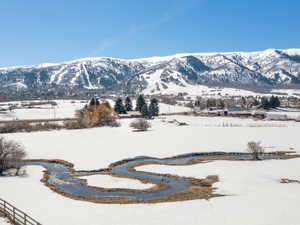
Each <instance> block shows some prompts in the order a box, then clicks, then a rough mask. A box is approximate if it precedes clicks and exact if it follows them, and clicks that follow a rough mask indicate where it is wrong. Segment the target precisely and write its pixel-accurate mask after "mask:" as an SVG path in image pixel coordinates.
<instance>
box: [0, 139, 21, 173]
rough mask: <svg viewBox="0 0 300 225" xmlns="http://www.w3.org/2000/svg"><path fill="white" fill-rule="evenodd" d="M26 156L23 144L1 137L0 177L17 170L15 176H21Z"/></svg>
mask: <svg viewBox="0 0 300 225" xmlns="http://www.w3.org/2000/svg"><path fill="white" fill-rule="evenodd" d="M25 156H26V152H25V150H24V147H23V146H22V145H21V144H19V143H18V142H15V141H9V140H6V139H5V138H3V137H0V176H1V175H3V172H4V171H6V170H8V169H16V173H15V174H16V175H19V171H20V168H21V166H22V165H23V164H22V160H23V159H24V158H25Z"/></svg>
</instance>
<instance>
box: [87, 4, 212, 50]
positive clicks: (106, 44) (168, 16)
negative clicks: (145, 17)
mask: <svg viewBox="0 0 300 225" xmlns="http://www.w3.org/2000/svg"><path fill="white" fill-rule="evenodd" d="M206 1H207V0H192V1H185V2H184V6H182V3H181V4H180V5H178V6H177V7H176V8H175V9H172V10H170V11H167V12H165V13H164V14H163V15H162V16H161V17H158V19H156V20H154V21H153V22H151V23H144V24H140V25H136V26H134V27H132V28H131V29H130V30H128V31H127V32H125V33H121V34H119V35H116V36H112V37H108V38H104V39H102V40H101V41H100V42H99V45H98V46H97V47H96V48H95V49H94V50H93V51H92V55H96V54H97V55H98V54H102V53H103V52H105V51H106V50H107V49H110V48H113V47H115V46H117V45H119V44H121V43H123V42H126V41H128V40H130V39H132V38H133V37H135V36H137V35H138V34H139V33H141V32H143V31H145V30H148V29H155V28H158V27H160V26H162V25H163V24H166V23H168V22H170V21H172V20H173V19H175V18H176V17H179V16H182V15H184V14H186V13H187V12H188V11H189V10H190V9H192V8H194V7H195V6H196V5H199V4H204V3H205V2H206Z"/></svg>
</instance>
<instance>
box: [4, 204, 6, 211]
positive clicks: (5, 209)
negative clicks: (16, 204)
mask: <svg viewBox="0 0 300 225" xmlns="http://www.w3.org/2000/svg"><path fill="white" fill-rule="evenodd" d="M4 213H5V214H6V201H4Z"/></svg>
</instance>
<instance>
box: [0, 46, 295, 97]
mask: <svg viewBox="0 0 300 225" xmlns="http://www.w3.org/2000/svg"><path fill="white" fill-rule="evenodd" d="M212 84H213V85H218V86H231V85H233V86H239V85H241V86H246V85H247V86H249V87H251V86H264V85H266V86H280V85H293V84H300V49H287V50H279V49H269V50H266V51H260V52H232V53H192V54H177V55H172V56H166V57H152V58H145V59H115V58H84V59H78V60H74V61H69V62H63V63H55V64H40V65H34V66H15V67H0V85H1V89H2V88H8V87H9V88H13V87H15V88H42V87H62V86H63V87H67V88H68V87H70V88H74V87H81V88H87V89H104V90H121V89H122V90H123V89H124V90H125V89H127V90H134V91H135V92H143V93H168V91H170V90H175V89H176V90H181V91H186V92H188V91H189V89H190V88H194V89H195V88H197V87H198V86H199V85H212ZM199 87H200V86H199Z"/></svg>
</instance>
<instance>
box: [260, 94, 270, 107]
mask: <svg viewBox="0 0 300 225" xmlns="http://www.w3.org/2000/svg"><path fill="white" fill-rule="evenodd" d="M261 106H262V107H263V108H264V109H269V108H270V102H269V100H268V99H267V98H266V97H262V98H261Z"/></svg>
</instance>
